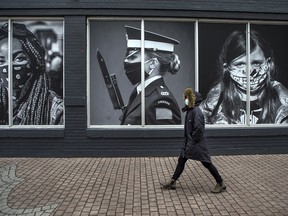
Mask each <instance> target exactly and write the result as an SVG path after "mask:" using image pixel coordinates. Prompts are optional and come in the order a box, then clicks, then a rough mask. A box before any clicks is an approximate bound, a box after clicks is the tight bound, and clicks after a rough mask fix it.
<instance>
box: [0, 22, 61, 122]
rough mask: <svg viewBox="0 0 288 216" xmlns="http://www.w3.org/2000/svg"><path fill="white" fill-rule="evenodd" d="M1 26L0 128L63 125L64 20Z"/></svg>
mask: <svg viewBox="0 0 288 216" xmlns="http://www.w3.org/2000/svg"><path fill="white" fill-rule="evenodd" d="M0 25H1V27H0V94H1V95H0V124H1V127H13V126H44V125H45V126H47V125H49V126H51V125H53V126H55V125H60V126H63V125H64V105H63V20H56V19H53V20H44V19H43V20H41V19H37V20H36V19H31V20H23V19H13V20H11V19H9V20H3V21H0Z"/></svg>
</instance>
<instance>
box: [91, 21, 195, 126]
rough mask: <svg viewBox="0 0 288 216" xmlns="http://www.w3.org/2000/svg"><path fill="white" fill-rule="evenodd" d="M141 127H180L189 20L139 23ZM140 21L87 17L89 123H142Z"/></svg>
mask: <svg viewBox="0 0 288 216" xmlns="http://www.w3.org/2000/svg"><path fill="white" fill-rule="evenodd" d="M144 26H145V27H144V31H143V32H144V38H145V42H144V47H145V51H144V78H145V81H144V88H145V110H144V113H145V125H180V124H183V118H184V114H183V113H182V112H181V108H182V107H183V106H184V102H183V95H182V94H183V87H188V86H193V87H194V83H195V72H194V71H195V69H194V68H195V49H194V23H192V22H171V21H169V22H156V21H145V23H144ZM141 44H142V42H141V22H140V21H99V20H90V124H91V125H141V112H142V111H141V104H142V101H141V92H142V85H141V59H142V58H141V46H142V45H141Z"/></svg>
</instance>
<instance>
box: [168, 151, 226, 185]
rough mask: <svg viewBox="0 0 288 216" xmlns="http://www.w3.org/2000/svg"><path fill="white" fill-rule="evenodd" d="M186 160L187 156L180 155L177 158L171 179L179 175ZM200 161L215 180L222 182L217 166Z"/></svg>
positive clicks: (175, 178)
mask: <svg viewBox="0 0 288 216" xmlns="http://www.w3.org/2000/svg"><path fill="white" fill-rule="evenodd" d="M187 160H188V159H187V158H183V157H181V156H180V157H179V158H178V164H177V167H176V169H175V172H174V175H173V176H172V179H173V180H175V181H176V180H177V179H178V178H179V177H180V175H181V174H182V172H183V170H184V167H185V164H186V162H187ZM201 163H202V165H203V166H204V167H205V168H206V169H208V170H209V172H210V173H211V175H212V176H213V177H214V179H215V180H216V182H217V183H222V181H223V180H222V178H221V176H220V174H219V172H218V170H217V168H216V167H215V166H214V165H213V164H212V163H209V162H203V161H201Z"/></svg>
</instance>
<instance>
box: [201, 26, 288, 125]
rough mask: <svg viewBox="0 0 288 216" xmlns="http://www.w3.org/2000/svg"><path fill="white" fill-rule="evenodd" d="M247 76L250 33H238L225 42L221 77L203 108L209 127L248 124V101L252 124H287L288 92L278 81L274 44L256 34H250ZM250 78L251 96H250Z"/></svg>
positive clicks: (233, 32) (221, 58)
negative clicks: (248, 46) (272, 45)
mask: <svg viewBox="0 0 288 216" xmlns="http://www.w3.org/2000/svg"><path fill="white" fill-rule="evenodd" d="M249 37H250V62H249V64H250V65H249V68H250V71H249V74H248V75H247V52H246V47H247V42H246V38H247V33H246V30H245V29H244V30H234V31H232V32H231V33H230V34H229V35H228V37H227V39H226V40H225V42H224V44H223V46H222V49H221V52H220V55H219V64H218V65H219V68H218V71H219V72H220V73H219V74H220V76H219V79H218V81H217V82H216V83H215V84H214V85H213V86H212V88H211V89H210V90H209V92H208V93H207V96H206V99H205V100H204V101H203V102H202V104H201V106H200V107H201V109H202V111H203V113H204V115H205V121H206V123H207V124H247V107H246V103H247V101H249V102H250V115H249V116H250V118H249V120H248V121H249V123H251V124H267V123H287V122H288V100H287V98H288V90H287V88H286V87H285V86H284V85H283V84H282V83H281V82H279V81H277V80H276V74H277V70H276V68H277V67H276V63H275V57H274V52H273V50H272V47H271V46H270V43H268V42H267V41H266V40H265V39H264V38H263V36H262V35H261V34H260V33H259V32H258V31H256V30H254V29H251V31H250V34H249ZM247 76H249V78H250V89H249V90H250V91H249V92H250V94H249V95H247V87H248V84H247Z"/></svg>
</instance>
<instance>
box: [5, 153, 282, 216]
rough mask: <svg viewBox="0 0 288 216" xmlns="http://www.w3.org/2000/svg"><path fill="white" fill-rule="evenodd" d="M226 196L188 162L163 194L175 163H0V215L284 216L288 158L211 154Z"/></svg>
mask: <svg viewBox="0 0 288 216" xmlns="http://www.w3.org/2000/svg"><path fill="white" fill-rule="evenodd" d="M212 160H213V163H214V164H215V165H216V167H217V168H218V170H219V172H220V174H221V175H222V177H223V179H224V180H225V182H226V184H227V191H226V192H223V193H221V194H212V193H211V192H210V190H211V188H213V187H214V185H215V182H214V179H213V178H212V176H211V175H210V173H209V172H208V170H206V169H205V168H204V167H203V166H202V165H201V163H200V162H197V161H192V160H188V162H187V165H186V167H185V170H184V172H183V174H182V176H181V177H180V178H179V181H178V182H177V188H176V190H163V189H161V187H160V182H165V181H167V180H169V179H170V177H171V175H172V174H173V171H174V169H175V166H176V163H177V157H135V158H134V157H127V158H123V157H121V158H115V157H112V158H92V157H87V158H84V157H83V158H27V157H26V158H9V157H7V158H6V157H1V158H0V175H1V176H0V216H2V215H3V216H6V215H7V216H12V215H13V216H17V215H19V216H22V215H23V216H24V215H25V216H28V215H29V216H50V215H51V216H52V215H54V216H66V215H67V216H70V215H71V216H73V215H75V216H76V215H79V216H82V215H83V216H87V215H89V216H93V215H97V216H101V215H103V216H104V215H105V216H110V215H111V216H115V215H119V216H122V215H123V216H129V215H131V216H137V215H139V216H140V215H141V216H142V215H149V216H150V215H157V216H158V215H163V216H164V215H177V216H178V215H204V216H206V215H207V216H209V215H211V216H217V215H219V216H224V215H233V216H234V215H235V216H237V215H243V216H244V215H245V216H246V215H253V216H254V215H255V216H260V215H261V216H262V215H263V216H275V215H276V216H287V215H288V154H276V155H275V154H274V155H235V156H214V157H212Z"/></svg>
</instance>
